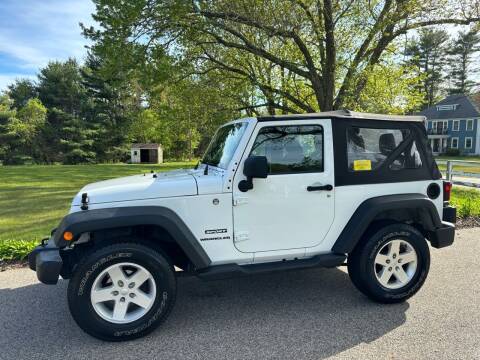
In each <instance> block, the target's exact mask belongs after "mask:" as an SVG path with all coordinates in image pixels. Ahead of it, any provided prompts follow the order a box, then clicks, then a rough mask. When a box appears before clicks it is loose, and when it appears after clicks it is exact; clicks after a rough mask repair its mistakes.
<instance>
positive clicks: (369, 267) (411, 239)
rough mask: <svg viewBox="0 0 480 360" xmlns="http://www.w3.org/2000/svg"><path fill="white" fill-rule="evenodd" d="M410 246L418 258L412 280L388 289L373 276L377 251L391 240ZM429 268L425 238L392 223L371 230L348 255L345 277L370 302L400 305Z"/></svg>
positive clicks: (416, 289) (408, 228)
mask: <svg viewBox="0 0 480 360" xmlns="http://www.w3.org/2000/svg"><path fill="white" fill-rule="evenodd" d="M396 239H400V240H403V241H405V242H407V243H408V244H410V245H411V246H412V247H413V249H414V250H415V252H416V255H417V267H416V270H415V272H414V275H413V277H412V278H411V280H410V281H409V282H408V283H407V284H406V285H405V286H403V287H400V288H398V289H389V288H386V287H384V286H382V284H381V283H380V281H379V280H378V279H377V276H376V274H375V258H376V256H377V254H378V252H379V251H380V249H381V248H382V247H383V246H384V245H385V244H387V243H389V242H390V241H392V240H396ZM429 268H430V251H429V248H428V244H427V242H426V239H425V238H424V236H423V235H422V234H421V233H420V232H419V231H418V230H417V229H415V228H414V227H412V226H410V225H407V224H400V223H398V224H391V225H387V226H382V227H376V228H374V229H370V231H368V232H367V233H366V235H365V236H364V237H363V238H362V240H361V241H360V242H359V244H358V245H357V246H356V247H355V249H354V250H353V252H352V253H351V254H349V255H348V274H349V276H350V279H351V280H352V282H353V284H354V285H355V287H356V288H357V289H358V290H360V291H361V292H362V293H363V294H364V295H366V296H367V297H368V298H370V299H371V300H373V301H376V302H380V303H398V302H403V301H405V300H407V299H408V298H410V297H411V296H413V295H414V294H415V293H416V292H417V291H418V290H420V288H421V287H422V285H423V283H424V282H425V280H426V278H427V275H428V271H429Z"/></svg>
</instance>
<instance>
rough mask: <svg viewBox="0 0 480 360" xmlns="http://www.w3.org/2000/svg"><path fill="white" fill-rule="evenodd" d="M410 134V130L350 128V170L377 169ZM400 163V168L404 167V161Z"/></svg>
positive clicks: (348, 138)
mask: <svg viewBox="0 0 480 360" xmlns="http://www.w3.org/2000/svg"><path fill="white" fill-rule="evenodd" d="M409 134H410V131H409V130H408V129H376V128H362V127H351V128H348V129H347V157H348V169H349V170H350V171H369V170H375V169H377V168H378V167H380V166H381V165H382V164H383V163H384V161H385V160H386V159H387V157H388V156H389V155H390V153H391V152H392V151H393V150H395V149H396V148H397V147H398V145H400V143H401V142H402V141H403V140H404V139H405V138H406V137H408V136H409ZM415 151H416V147H415ZM417 153H418V151H417ZM398 162H399V163H400V165H399V166H403V165H402V164H403V160H401V159H398Z"/></svg>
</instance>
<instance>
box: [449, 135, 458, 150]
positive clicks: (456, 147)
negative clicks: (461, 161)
mask: <svg viewBox="0 0 480 360" xmlns="http://www.w3.org/2000/svg"><path fill="white" fill-rule="evenodd" d="M453 140H456V142H457V145H456V146H453ZM450 147H451V148H452V149H458V137H452V140H451V143H450Z"/></svg>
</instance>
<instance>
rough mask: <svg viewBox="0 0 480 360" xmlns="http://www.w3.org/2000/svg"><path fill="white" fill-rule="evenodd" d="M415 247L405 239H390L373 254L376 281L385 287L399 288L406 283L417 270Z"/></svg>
mask: <svg viewBox="0 0 480 360" xmlns="http://www.w3.org/2000/svg"><path fill="white" fill-rule="evenodd" d="M417 264H418V257H417V253H416V251H415V249H414V248H413V246H412V245H410V244H409V243H408V242H406V241H405V240H400V239H394V240H390V241H389V242H387V243H386V244H384V245H383V246H382V248H381V249H380V251H378V253H377V255H376V256H375V263H374V265H373V267H374V271H375V275H376V277H377V280H378V282H379V283H380V284H381V285H382V286H383V287H385V288H387V289H392V290H393V289H399V288H401V287H404V286H405V285H407V284H408V283H409V282H410V281H411V280H412V278H413V276H414V275H415V271H416V270H417Z"/></svg>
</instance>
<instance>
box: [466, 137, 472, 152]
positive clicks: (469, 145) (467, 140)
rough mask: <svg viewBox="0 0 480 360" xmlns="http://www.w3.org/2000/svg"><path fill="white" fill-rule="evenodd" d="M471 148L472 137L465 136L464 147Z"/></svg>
mask: <svg viewBox="0 0 480 360" xmlns="http://www.w3.org/2000/svg"><path fill="white" fill-rule="evenodd" d="M471 148H472V138H471V137H466V138H465V149H471Z"/></svg>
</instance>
